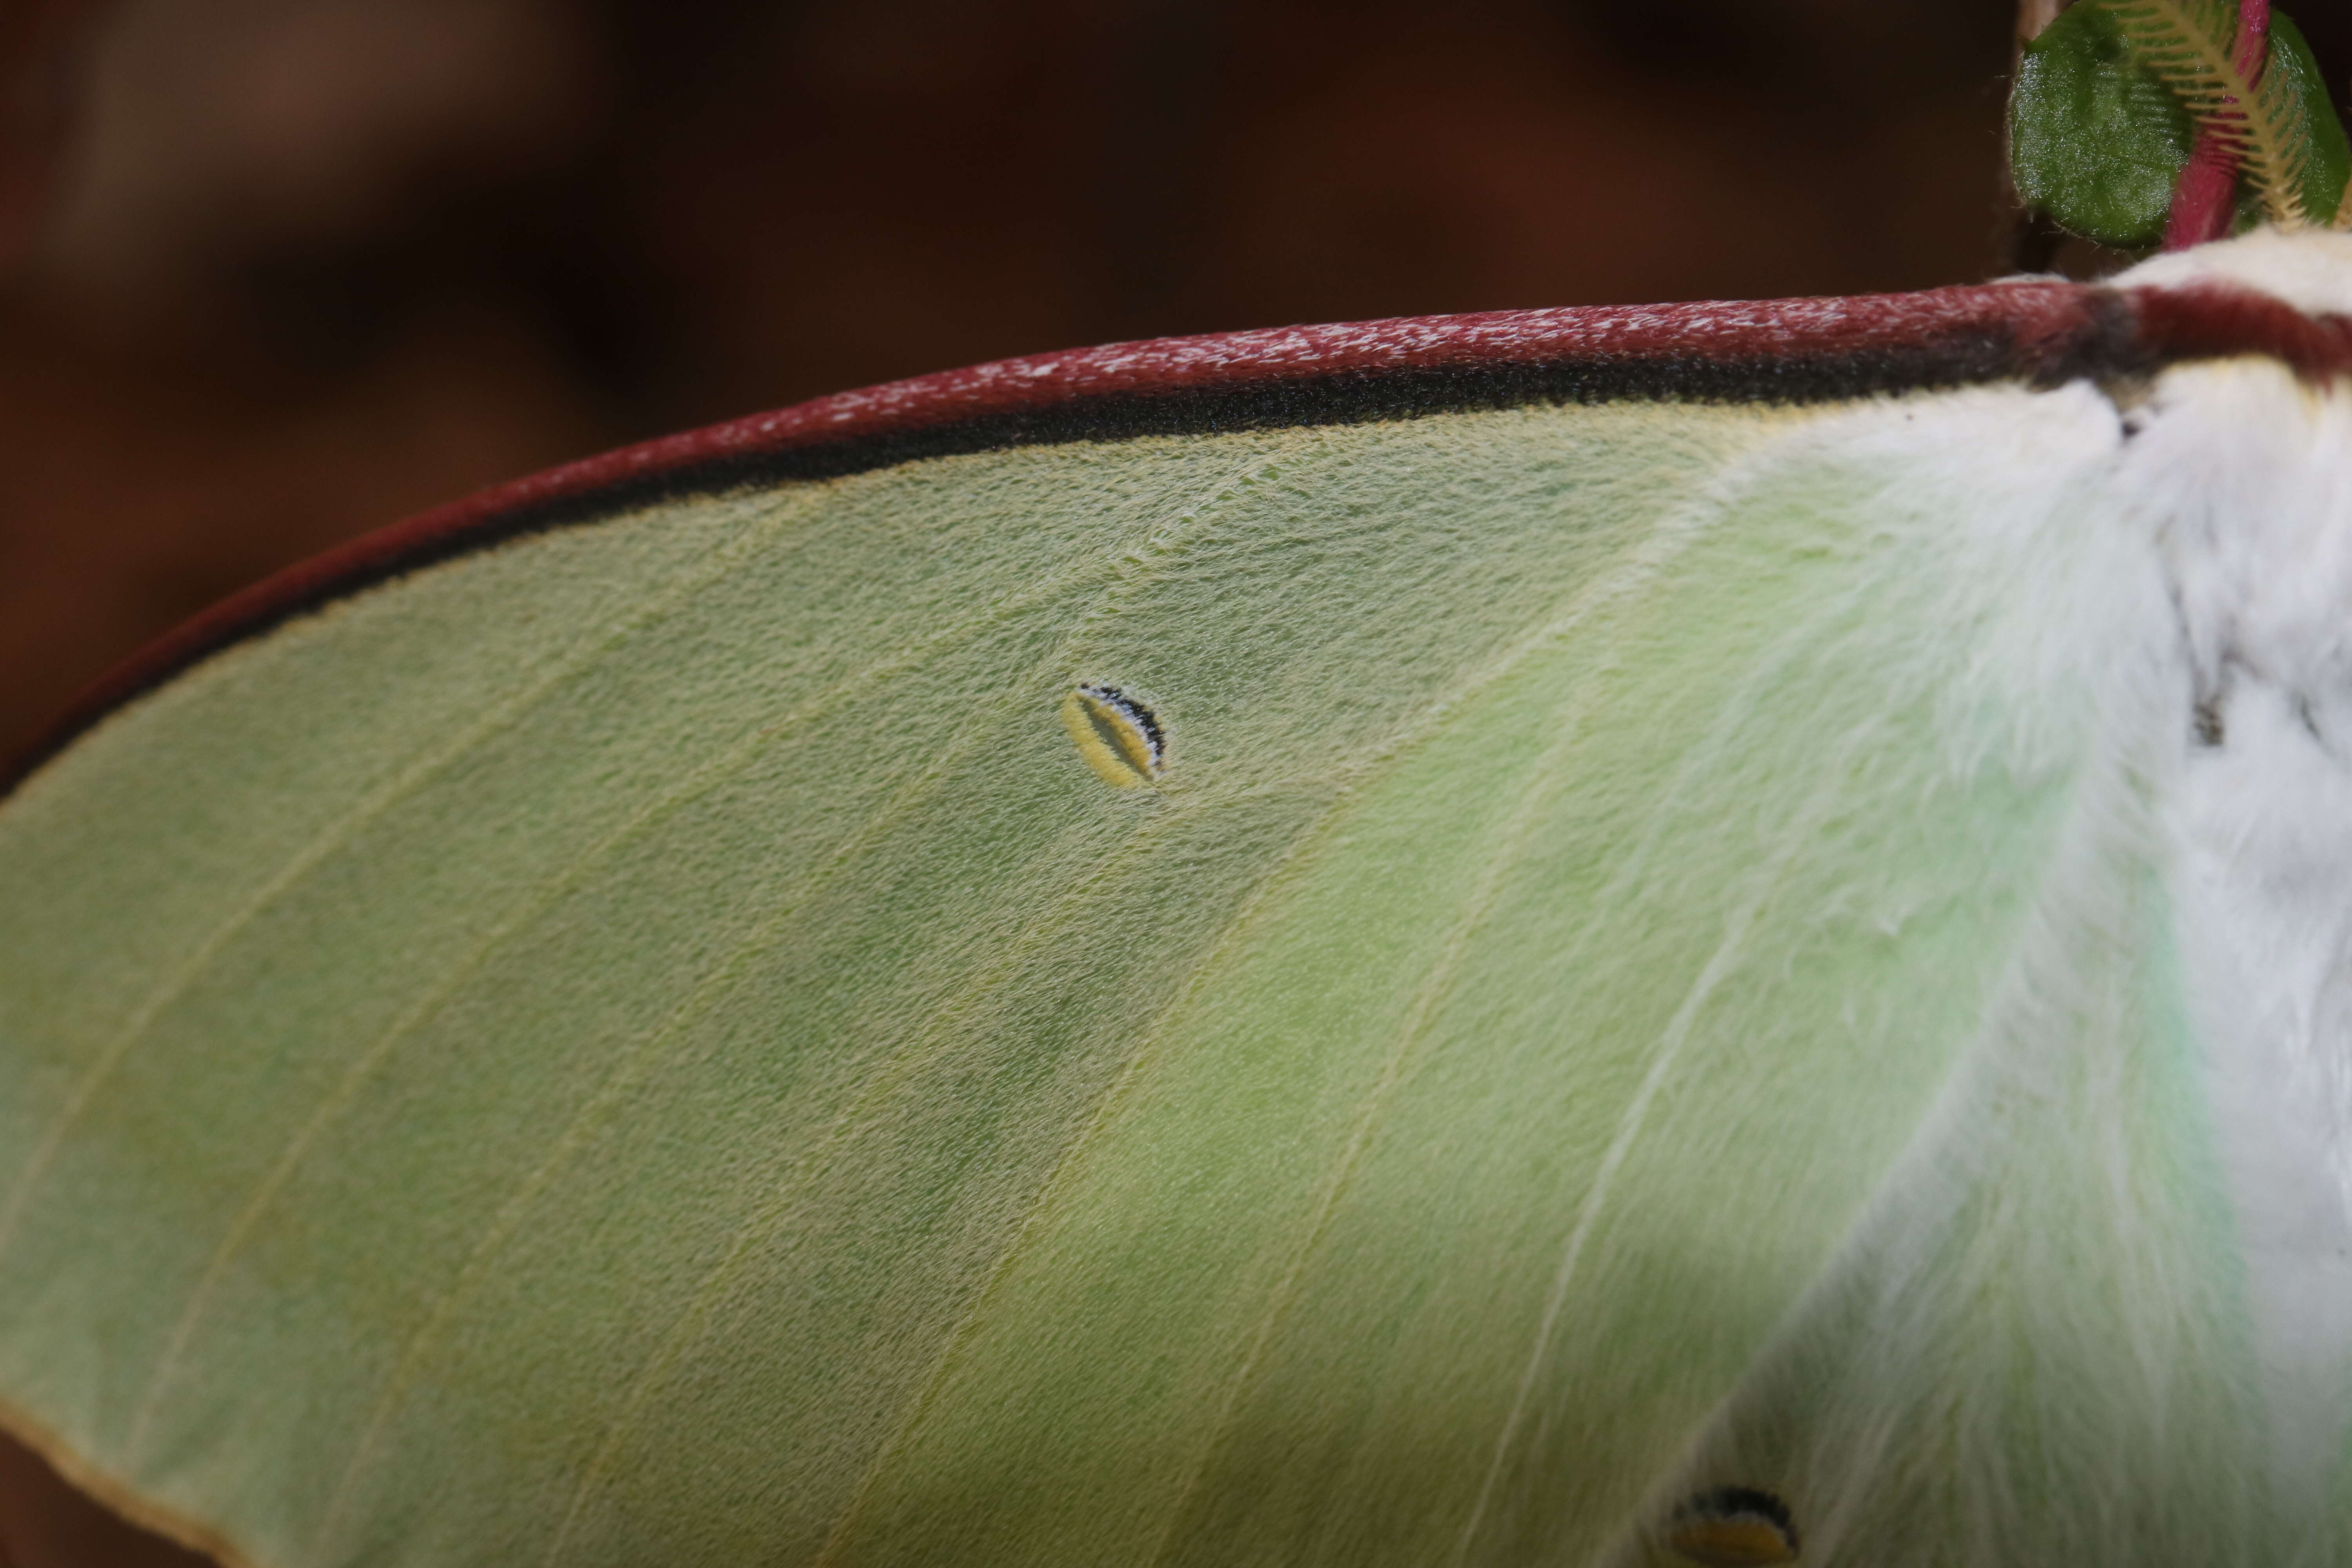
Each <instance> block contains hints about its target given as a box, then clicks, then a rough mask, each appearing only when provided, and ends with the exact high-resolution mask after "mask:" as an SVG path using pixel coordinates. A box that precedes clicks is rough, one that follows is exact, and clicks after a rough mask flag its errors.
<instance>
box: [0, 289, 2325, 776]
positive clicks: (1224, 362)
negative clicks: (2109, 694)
mask: <svg viewBox="0 0 2352 1568" xmlns="http://www.w3.org/2000/svg"><path fill="white" fill-rule="evenodd" d="M2236 353H2266V354H2270V355H2272V356H2273V357H2276V358H2279V359H2282V360H2284V361H2285V362H2287V363H2289V364H2291V365H2292V366H2294V369H2295V370H2296V371H2297V373H2298V374H2304V375H2307V376H2308V375H2319V374H2337V373H2340V372H2342V371H2344V370H2346V369H2347V368H2352V331H2347V323H2346V322H2345V321H2342V320H2340V319H2336V318H2314V317H2307V316H2305V315H2303V314H2301V313H2300V312H2298V311H2295V310H2293V309H2291V308H2290V307H2288V306H2285V305H2284V304H2281V303H2280V302H2278V301H2277V300H2272V299H2269V298H2268V297H2266V296H2263V295H2259V294H2252V293H2248V292H2245V291H2243V290H2233V289H2216V288H2211V287H2207V288H2201V289H2181V290H2171V291H2164V292H2159V291H2157V290H2135V291H2133V292H2131V293H2129V294H2123V293H2118V292H2116V291H2114V290H2109V289H2098V288H2093V287H2088V286H2085V285H2081V284H2074V283H2067V282H2062V281H2056V280H2051V279H2019V280H2016V281H2011V282H2003V283H1992V284H1984V285H1979V286H1974V287H1963V288H1950V289H1930V290H1927V291H1925V292H1921V293H1914V294H1875V295H1858V296H1852V297H1845V298H1830V299H1807V300H1753V301H1729V302H1721V301H1718V302H1706V303H1695V304H1678V305H1651V306H1597V307H1586V308H1573V309H1561V310H1511V311H1488V312H1482V313H1478V314H1472V315H1458V316H1430V317H1412V318H1403V319H1399V320H1393V321H1366V322H1350V323H1342V324H1338V325H1331V326H1306V327H1283V328H1271V329H1265V330H1260V331H1243V332H1227V333H1220V334H1215V335H1213V336H1206V337H1192V338H1165V339H1159V340H1154V341H1150V342H1129V343H1113V344H1109V345H1107V346H1104V347H1099V348H1086V349H1073V350H1068V351H1065V352H1062V353H1049V354H1038V355H1034V356H1031V357H1027V358H1023V359H1010V360H1000V361H997V362H995V363H991V364H982V365H975V366H971V367H969V368H967V369H962V370H951V371H944V372H941V373H940V374H934V375H926V376H919V377H916V378H914V379H913V380H909V381H897V382H890V383H887V384H883V385H880V386H873V387H867V388H865V389H862V390H860V391H856V392H845V393H841V394H839V395H835V396H831V397H822V398H818V399H816V400H814V401H813V402H809V403H803V404H799V405H794V406H793V407H790V408H784V409H780V410H777V411H775V412H773V413H768V414H757V415H753V416H750V417H748V418H743V419H737V420H731V421H730V422H728V423H726V424H722V425H713V426H708V427H706V428H704V429H700V430H693V431H688V432H687V433H685V434H683V435H677V436H670V437H664V438H662V439H659V440H655V441H648V442H646V443H644V444H642V445H640V446H635V447H624V448H622V449H620V450H618V451H614V452H608V453H605V454H603V455H602V456H599V457H594V458H586V459H584V460H583V461H580V462H575V463H570V464H566V465H564V466H563V467H561V468H551V469H549V470H547V471H545V472H543V473H539V474H534V475H532V476H530V477H529V478H527V479H516V480H513V481H511V482H509V483H507V484H502V485H498V486H494V487H492V488H491V489H486V490H482V491H479V492H478V493H477V494H475V495H472V496H469V497H467V498H466V499H464V500H457V501H454V502H451V503H450V504H448V505H446V506H442V507H437V508H436V509H434V510H430V511H426V512H423V513H420V514H418V515H417V516H415V517H411V518H409V519H407V520H406V521H401V522H396V523H394V524H392V525H391V526H389V527H386V528H383V529H380V530H378V531H375V532H373V533H370V534H367V535H365V536H363V537H362V538H359V539H356V540H353V541H352V542H349V543H347V544H343V545H341V546H338V547H337V548H335V549H332V550H330V551H327V552H324V553H322V554H320V555H317V556H314V557H312V558H310V560H308V561H304V562H301V563H298V564H296V565H293V566H290V567H288V568H286V569H285V570H284V571H281V572H278V573H277V574H274V575H273V576H270V577H268V578H267V579H265V580H264V581H262V582H259V583H257V584H254V585H252V586H251V587H248V588H246V589H244V590H243V591H241V592H239V593H236V594H234V595H230V596H229V597H228V598H226V599H224V600H223V601H221V602H220V603H219V604H217V605H214V606H213V607H211V608H210V609H208V610H205V611H204V612H202V613H201V614H199V615H197V616H194V618H192V619H190V620H188V621H185V622H184V623H182V624H181V625H180V626H177V627H175V628H174V629H173V630H172V631H170V632H167V633H165V634H164V635H163V636H162V637H158V638H156V639H155V640H153V641H152V642H150V643H148V644H147V645H146V646H145V647H142V648H141V649H140V650H139V651H138V652H136V653H134V654H132V655H131V657H130V658H127V659H125V660H124V661H122V662H121V664H119V665H117V666H116V667H115V668H113V669H111V670H110V671H109V672H108V673H107V674H106V675H105V676H103V677H102V678H100V679H99V680H98V681H96V682H95V683H94V684H92V685H91V686H90V687H89V688H88V689H85V690H84V691H82V692H81V693H80V694H79V696H78V697H77V698H76V699H75V700H74V701H73V702H72V703H71V704H70V705H68V708H67V709H66V710H65V712H64V713H63V714H62V715H61V716H60V717H59V719H58V721H56V722H55V723H54V724H52V725H51V726H50V727H49V729H48V730H47V731H46V732H45V733H44V734H43V735H42V736H41V737H40V738H39V740H38V741H37V742H35V743H34V745H33V746H32V747H31V748H30V749H29V750H28V751H26V752H25V753H23V754H22V755H21V756H19V757H17V758H16V759H14V760H13V761H12V762H11V763H10V764H9V765H8V766H6V767H5V769H0V795H5V793H6V792H7V791H9V790H12V789H13V788H14V787H15V786H16V784H18V783H20V782H21V781H22V780H23V779H24V778H25V777H26V775H27V774H29V773H31V772H33V770H34V769H36V768H37V767H38V766H39V765H40V764H41V763H44V762H46V761H47V759H49V758H50V757H52V756H55V755H56V754H57V753H58V752H59V751H61V750H63V749H64V747H65V746H66V745H67V744H68V743H69V742H71V741H72V740H74V739H75V738H76V737H77V736H79V735H80V734H82V733H84V732H85V731H88V730H89V729H90V728H91V727H92V726H93V725H95V724H97V723H98V722H99V721H100V720H102V719H103V718H104V717H105V716H106V715H107V714H109V713H110V712H112V711H113V710H115V709H117V708H120V707H121V706H122V705H123V704H125V703H126V702H129V701H130V700H132V699H134V698H136V697H138V696H139V695H141V694H142V693H143V692H146V691H149V690H152V689H154V688H155V687H157V686H159V685H161V684H163V682H164V681H166V680H168V679H171V678H172V677H173V676H174V675H177V674H179V673H180V672H182V671H184V670H185V669H187V668H190V667H191V666H193V665H194V664H196V663H198V662H200V661H202V660H203V659H205V658H207V657H209V656H211V655H212V654H215V653H217V652H220V651H221V650H223V649H225V648H227V647H232V646H234V645H235V644H236V643H238V642H241V641H244V640H247V639H248V638H250V637H256V636H258V635H260V634H261V633H263V632H265V631H267V630H268V629H269V628H270V627H272V626H277V625H278V624H280V623H282V622H284V621H286V620H288V619H290V618H292V617H294V616H299V615H301V614H303V613H305V612H307V611H309V610H310V609H313V608H316V607H318V606H319V605H323V604H326V603H329V602H331V601H332V600H333V599H335V598H337V597H340V596H342V595H347V594H350V593H352V592H356V591H358V590H360V589H362V588H365V587H367V586H370V585H372V584H377V583H381V582H384V581H386V580H388V579H391V578H394V577H396V576H398V575H400V574H402V573H404V572H406V571H411V570H415V569H416V568H418V567H420V566H423V565H427V564H430V563H434V562H436V561H441V560H446V559H448V558H451V557H453V556H456V555H460V554H463V553H465V552H467V551H468V550H470V549H476V548H482V547H486V546H488V545H490V544H495V543H497V542H500V541H502V540H505V539H509V538H512V537H514V536H516V535H517V534H519V533H523V532H529V531H536V530H538V529H543V528H548V527H556V526H562V525H563V524H565V523H566V522H576V521H589V520H593V518H594V517H595V516H597V515H600V510H599V505H598V503H599V501H600V500H602V501H603V502H604V506H603V508H602V511H603V512H604V513H609V512H610V511H612V510H617V509H618V508H619V507H620V506H623V505H625V504H626V503H627V501H628V500H630V499H631V498H632V497H644V496H649V495H653V494H657V493H661V492H663V491H665V490H667V491H669V492H672V493H675V492H677V491H678V490H681V489H719V488H724V487H725V486H727V485H729V484H740V483H746V482H752V481H755V480H757V479H761V477H763V476H764V477H767V478H770V479H792V478H808V477H824V476H825V475H831V474H842V473H851V472H856V471H859V470H860V469H866V468H880V467H887V466H889V465H890V464H893V463H898V462H904V461H910V460H915V459H917V458H922V457H925V456H931V455H936V454H938V453H940V452H945V451H952V450H965V451H969V450H980V449H985V448H987V447H1001V446H1006V445H1014V444H1024V443H1037V442H1043V441H1068V440H1087V439H1108V438H1116V437H1119V436H1122V435H1132V434H1139V433H1143V432H1146V431H1157V430H1171V429H1186V428H1189V429H1214V428H1233V427H1237V426H1245V425H1252V424H1255V425H1261V426H1262V425H1266V424H1277V423H1293V424H1303V423H1331V422H1339V421H1342V420H1348V419H1367V418H1385V417H1408V416H1412V414H1414V413H1417V412H1428V411H1433V410H1435V409H1438V408H1444V407H1462V406H1472V405H1486V406H1495V405H1506V404H1511V403H1531V402H1539V401H1544V400H1546V399H1550V400H1554V401H1600V400H1604V399H1609V398H1626V397H1631V398H1646V399H1653V400H1655V399H1681V400H1686V401H1708V402H1726V401H1769V402H1805V401H1820V400H1823V399H1828V398H1849V397H1855V396H1864V395H1871V394H1874V393H1880V392H1893V391H1900V390H1903V389H1906V388H1911V387H1922V386H1951V385H1961V384H1971V383H1981V382H1988V381H1999V380H2019V379H2021V380H2025V381H2029V382H2032V383H2033V384H2038V385H2052V384H2059V383H2062V382H2064V381H2068V380H2072V379H2074V378H2076V377H2078V376H2093V377H2099V378H2112V377H2116V376H2123V375H2134V374H2147V373H2148V372H2150V371H2152V370H2154V369H2156V368H2158V367H2159V366H2160V365H2162V364H2164V363H2172V362H2174V361H2177V360H2180V359H2194V358H2210V357H2216V356H2219V355H2223V354H2236Z"/></svg>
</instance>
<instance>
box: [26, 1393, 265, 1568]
mask: <svg viewBox="0 0 2352 1568" xmlns="http://www.w3.org/2000/svg"><path fill="white" fill-rule="evenodd" d="M0 1432H5V1434H6V1435H7V1436H10V1437H13V1438H15V1439H16V1441H17V1442H19V1443H22V1444H23V1445H24V1446H25V1447H27V1448H30V1449H31V1450H32V1451H33V1453H34V1454H35V1455H36V1456H37V1457H38V1458H40V1459H41V1460H42V1461H43V1462H44V1463H46V1464H47V1466H48V1467H49V1468H51V1469H53V1470H55V1471H57V1473H58V1475H60V1476H62V1477H64V1478H65V1480H66V1482H67V1484H68V1485H69V1486H71V1487H73V1488H74V1489H76V1490H78V1491H79V1492H81V1493H83V1494H84V1495H86V1496H88V1497H89V1498H91V1499H93V1500H96V1501H97V1502H98V1503H99V1504H100V1506H101V1507H103V1508H105V1509H106V1510H109V1511H110V1512H111V1513H113V1514H114V1515H115V1516H116V1517H118V1518H120V1519H122V1520H124V1521H128V1522H130V1523H131V1524H134V1525H136V1526H138V1527H139V1528H140V1529H141V1530H143V1531H148V1532H149V1533H150V1534H153V1535H160V1536H162V1537H163V1538H164V1539H165V1540H166V1541H169V1542H173V1544H174V1545H177V1546H184V1547H185V1548H187V1549H188V1550H189V1551H191V1552H202V1553H204V1554H205V1556H207V1557H209V1558H211V1559H212V1560H213V1561H214V1562H215V1563H218V1564H220V1568H266V1565H265V1564H264V1563H262V1561H261V1560H260V1559H259V1558H257V1557H254V1556H252V1555H250V1554H249V1553H247V1552H246V1551H245V1550H244V1549H243V1548H242V1547H240V1546H238V1545H237V1544H236V1542H234V1541H232V1540H230V1539H229V1537H228V1536H227V1534H226V1532H224V1531H221V1530H219V1529H218V1528H216V1527H215V1526H213V1525H209V1524H205V1523H204V1522H202V1521H198V1520H196V1519H194V1518H193V1517H191V1516H189V1515H187V1514H184V1513H182V1512H180V1511H179V1510H177V1509H173V1508H168V1507H166V1506H164V1505H163V1504H162V1503H159V1502H156V1501H154V1500H152V1499H150V1498H148V1497H147V1496H146V1495H145V1494H143V1493H142V1492H140V1491H139V1490H138V1489H135V1488H133V1487H132V1486H131V1483H130V1482H128V1481H126V1480H123V1479H121V1478H120V1477H119V1476H116V1475H115V1474H113V1473H112V1472H111V1471H110V1470H108V1469H106V1468H104V1467H102V1466H100V1465H99V1464H98V1463H97V1462H96V1461H94V1460H91V1459H89V1458H84V1457H83V1456H82V1454H81V1452H80V1451H79V1449H78V1448H76V1447H74V1446H73V1445H72V1444H71V1443H69V1442H68V1441H67V1440H66V1439H65V1438H64V1437H62V1436H58V1433H56V1432H55V1431H53V1430H51V1429H50V1427H49V1426H48V1424H47V1423H46V1422H44V1421H41V1420H39V1419H37V1417H35V1416H34V1415H31V1414H30V1413H29V1412H27V1411H26V1410H25V1409H24V1408H23V1407H22V1406H20V1405H15V1404H13V1403H11V1402H9V1401H7V1400H5V1399H0Z"/></svg>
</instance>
